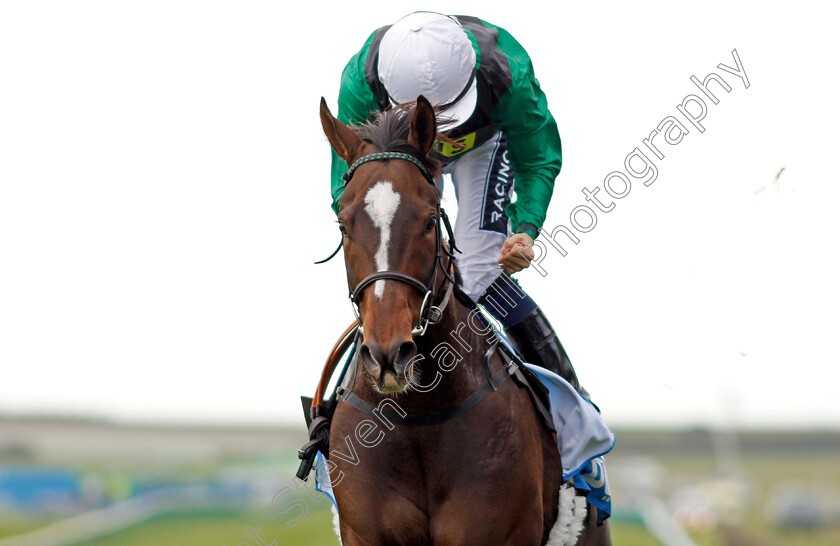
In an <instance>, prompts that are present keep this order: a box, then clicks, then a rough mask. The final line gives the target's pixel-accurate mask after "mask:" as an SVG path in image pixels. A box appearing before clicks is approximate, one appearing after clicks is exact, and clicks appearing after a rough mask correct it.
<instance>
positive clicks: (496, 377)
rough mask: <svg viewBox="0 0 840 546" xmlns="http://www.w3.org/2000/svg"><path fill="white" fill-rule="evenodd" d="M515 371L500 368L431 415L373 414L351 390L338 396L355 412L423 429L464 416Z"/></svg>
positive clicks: (363, 401) (387, 412)
mask: <svg viewBox="0 0 840 546" xmlns="http://www.w3.org/2000/svg"><path fill="white" fill-rule="evenodd" d="M515 371H516V368H515V366H514V365H513V364H509V365H506V366H504V367H502V369H500V370H499V371H497V372H496V373H495V374H493V376H492V377H491V378H490V380H489V381H487V382H486V383H484V384H482V385H481V386H480V387H479V388H477V389H476V390H475V391H473V393H472V394H471V395H469V396H468V397H467V398H466V399H465V400H464V401H463V402H461V403H460V404H458V405H457V406H455V407H452V408H449V409H447V410H444V411H441V412H439V413H431V414H428V415H407V416H405V417H403V416H402V415H400V414H398V413H396V412H393V411H387V410H380V411H377V412H376V414H374V410H375V409H376V406H374V405H373V404H371V403H370V402H367V401H365V400H363V399H362V398H361V397H360V396H359V395H357V394H356V393H354V392H353V391H351V390H344V391H342V392H341V394H339V399H340V400H344V401H345V402H347V403H348V404H350V405H351V406H353V407H354V408H356V409H357V410H359V411H361V412H363V413H366V414H368V415H377V414H378V415H380V416H382V417H383V418H385V419H387V420H388V421H390V422H392V423H394V424H397V425H407V426H415V427H423V426H431V425H439V424H441V423H445V422H447V421H450V420H452V419H455V418H456V417H459V416H461V415H464V414H465V413H467V412H468V411H470V410H471V409H473V408H474V407H475V406H477V405H478V404H479V403H480V402H481V401H482V400H484V398H486V397H487V395H488V394H491V393H493V392H494V391H495V390H496V389H498V388H499V386H500V385H501V384H502V383H504V382H505V381H507V380H508V379H509V378H510V376H511V375H513V373H514V372H515Z"/></svg>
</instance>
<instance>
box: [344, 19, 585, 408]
mask: <svg viewBox="0 0 840 546" xmlns="http://www.w3.org/2000/svg"><path fill="white" fill-rule="evenodd" d="M421 94H422V95H424V96H425V97H426V98H427V99H429V101H430V102H431V103H432V105H434V106H436V107H437V108H438V109H440V110H441V116H442V117H444V118H446V119H448V120H451V122H450V123H448V124H446V125H445V126H444V130H445V131H446V133H445V134H446V136H447V137H448V139H450V140H453V141H455V142H456V143H457V145H453V144H452V143H451V142H445V141H438V142H437V143H436V144H435V150H436V151H437V153H438V154H437V156H438V158H439V159H441V160H442V161H443V163H444V169H443V172H444V173H446V174H449V175H450V176H451V178H452V182H453V184H454V186H455V192H456V197H457V199H458V216H457V218H456V221H455V240H456V241H457V242H458V246H459V248H460V250H461V251H462V253H463V255H462V256H459V258H458V266H459V269H460V271H461V275H462V277H463V283H464V286H463V288H464V291H465V292H466V293H467V294H469V295H470V297H472V298H473V299H474V300H475V301H477V302H478V303H480V304H482V305H483V306H484V307H485V309H487V311H489V312H490V314H491V315H493V316H494V317H495V318H496V319H497V320H499V322H500V323H501V324H502V325H503V326H504V328H505V331H506V332H507V333H508V335H509V337H511V338H512V340H513V341H514V342H515V343H516V345H517V346H518V348H519V350H520V352H521V353H522V356H523V357H524V358H525V360H526V361H528V362H531V363H532V364H537V365H539V366H542V367H544V368H547V369H549V370H551V371H553V372H555V373H557V374H558V375H560V376H561V377H563V378H564V379H566V380H567V381H568V382H569V383H570V384H571V385H572V386H573V387H574V388H575V389H577V391H578V392H580V393H581V394H582V395H584V396H585V397H586V398H589V395H588V393H586V391H585V390H584V389H583V388H582V387H581V386H580V383H579V381H578V379H577V376H576V375H575V371H574V368H572V364H571V362H570V361H569V357H568V356H567V355H566V351H565V350H564V349H563V345H562V344H561V343H560V340H559V339H558V338H557V335H556V333H555V332H554V329H553V328H552V326H551V324H550V323H549V321H548V319H547V318H546V316H545V315H544V314H543V312H542V310H541V309H540V308H539V307H538V306H537V304H536V303H535V302H534V300H533V299H531V297H530V296H528V295H527V294H526V293H525V292H524V291H522V289H521V288H520V287H519V285H518V283H517V282H516V281H514V280H513V279H512V278H511V277H510V276H509V275H510V274H513V273H516V272H517V271H520V270H522V269H524V268H526V267H528V266H529V265H530V260H531V259H533V257H534V254H533V251H532V250H531V246H532V245H533V240H534V238H536V237H537V236H538V234H539V229H540V227H541V226H542V224H543V222H544V220H545V215H546V210H547V209H548V203H549V201H550V200H551V194H552V191H553V188H554V179H555V177H557V175H558V173H559V172H560V165H561V150H560V135H559V133H558V131H557V124H556V123H555V121H554V118H553V117H552V115H551V113H550V112H549V111H548V107H547V105H546V98H545V95H544V94H543V92H542V90H540V86H539V83H538V82H537V79H536V77H535V76H534V69H533V66H532V65H531V60H530V58H529V57H528V54H527V52H526V51H525V50H524V49H523V48H522V46H521V45H519V43H518V42H517V41H516V40H515V39H514V38H513V37H512V36H511V35H510V34H508V33H507V31H505V30H504V29H502V28H500V27H497V26H494V25H491V24H490V23H487V22H485V21H482V20H480V19H478V18H476V17H468V16H453V17H450V16H446V15H441V14H439V13H432V12H415V13H412V14H410V15H407V16H406V17H403V18H402V19H400V20H399V21H397V22H396V23H394V24H393V25H389V26H385V27H382V28H380V29H378V30H376V31H374V32H373V34H371V35H370V37H369V38H368V39H367V41H366V42H365V44H364V46H362V49H361V50H360V51H359V52H358V53H357V54H356V55H354V56H353V58H352V59H350V62H349V63H348V64H347V66H346V67H345V69H344V72H343V73H342V75H341V89H340V91H339V96H338V119H339V120H340V121H341V122H343V123H345V124H352V123H361V122H364V121H368V120H369V119H371V117H372V114H375V113H376V112H377V111H380V110H385V109H387V108H390V107H391V106H393V105H396V104H402V103H406V102H411V101H414V100H415V99H416V98H417V96H418V95H421ZM345 172H347V164H346V163H345V162H344V160H342V159H341V158H340V157H339V156H338V154H336V152H335V151H333V152H332V199H333V203H332V206H333V209H334V210H335V212H336V213H338V202H339V198H340V197H341V194H342V192H343V191H344V180H343V178H342V175H343V174H344V173H345ZM442 184H443V180H442V179H441V180H439V181H438V190H439V191H442V189H443V188H442ZM513 190H515V191H516V200H515V201H513V202H511V193H512V191H513Z"/></svg>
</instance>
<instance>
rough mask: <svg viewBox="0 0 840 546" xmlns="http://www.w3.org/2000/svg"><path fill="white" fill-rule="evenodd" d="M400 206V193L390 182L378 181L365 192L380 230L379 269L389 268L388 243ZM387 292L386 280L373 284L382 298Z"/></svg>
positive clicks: (367, 205) (371, 213)
mask: <svg viewBox="0 0 840 546" xmlns="http://www.w3.org/2000/svg"><path fill="white" fill-rule="evenodd" d="M398 206H400V194H398V193H397V192H395V191H394V187H393V186H392V185H391V183H390V182H377V183H376V184H374V185H373V187H372V188H370V189H369V190H368V192H367V194H365V212H367V213H368V216H370V219H371V220H373V225H374V226H376V228H377V229H378V230H379V249H377V251H376V255H375V256H374V260H376V269H377V271H387V270H388V245H389V243H390V242H391V222H392V221H393V220H394V215H395V214H396V213H397V207H398ZM383 292H385V281H376V282H375V283H374V284H373V293H374V294H375V295H376V297H377V298H379V299H380V300H381V299H382V294H383Z"/></svg>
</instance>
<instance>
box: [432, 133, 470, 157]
mask: <svg viewBox="0 0 840 546" xmlns="http://www.w3.org/2000/svg"><path fill="white" fill-rule="evenodd" d="M454 142H456V143H457V144H460V146H458V145H455V144H452V143H449V142H444V141H441V140H438V141H437V142H435V146H436V147H437V149H438V151H439V152H440V153H441V154H442V155H444V156H446V157H455V156H456V155H460V154H462V153H464V152H466V151H468V150H471V149H472V148H473V146H475V133H470V134H468V135H466V136H463V137H461V138H459V139H457V140H455V141H454Z"/></svg>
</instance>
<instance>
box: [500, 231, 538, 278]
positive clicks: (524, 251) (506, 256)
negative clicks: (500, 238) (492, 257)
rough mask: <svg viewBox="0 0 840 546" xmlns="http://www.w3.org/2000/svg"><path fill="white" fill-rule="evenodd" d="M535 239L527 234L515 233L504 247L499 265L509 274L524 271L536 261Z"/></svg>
mask: <svg viewBox="0 0 840 546" xmlns="http://www.w3.org/2000/svg"><path fill="white" fill-rule="evenodd" d="M533 246H534V239H532V238H531V236H530V235H528V234H527V233H515V234H514V235H513V236H512V237H509V238H508V240H507V241H505V243H504V244H503V245H502V253H501V255H500V256H499V265H500V266H502V269H504V270H505V272H506V273H507V274H509V275H510V274H513V273H516V272H517V271H522V270H523V269H525V268H526V267H528V266H529V265H531V260H533V259H534V251H533V249H532V247H533Z"/></svg>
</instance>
